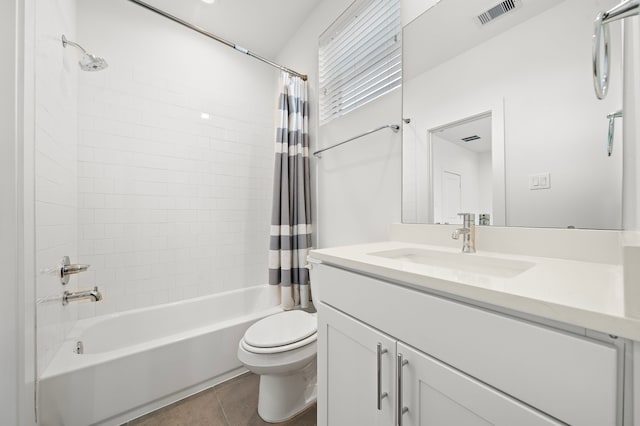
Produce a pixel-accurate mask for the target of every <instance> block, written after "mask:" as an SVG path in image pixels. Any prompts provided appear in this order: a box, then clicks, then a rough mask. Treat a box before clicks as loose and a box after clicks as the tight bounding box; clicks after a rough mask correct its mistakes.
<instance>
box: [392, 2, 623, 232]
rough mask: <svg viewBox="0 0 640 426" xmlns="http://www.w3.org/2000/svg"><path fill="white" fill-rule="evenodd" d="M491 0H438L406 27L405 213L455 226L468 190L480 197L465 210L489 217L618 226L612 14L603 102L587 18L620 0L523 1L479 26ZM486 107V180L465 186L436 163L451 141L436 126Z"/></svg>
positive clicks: (617, 77) (510, 222) (617, 40)
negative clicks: (611, 116)
mask: <svg viewBox="0 0 640 426" xmlns="http://www.w3.org/2000/svg"><path fill="white" fill-rule="evenodd" d="M498 3H499V1H496V0H475V1H473V2H469V1H468V0H442V1H440V2H439V3H437V4H436V5H434V6H433V7H431V8H430V9H429V10H427V11H426V12H424V13H423V14H422V15H420V16H418V17H417V18H416V19H414V20H413V21H412V22H411V23H409V24H408V25H407V26H405V28H404V30H403V117H404V118H405V122H404V123H403V211H402V215H403V222H405V223H436V222H440V223H445V222H449V223H455V222H453V220H454V219H453V217H451V213H452V212H453V210H456V209H457V208H458V206H460V209H461V210H465V209H466V208H465V207H466V204H465V200H466V199H467V195H466V192H465V187H469V188H475V189H472V190H470V191H471V192H472V193H473V194H474V195H473V197H482V198H478V199H477V201H475V203H476V204H475V206H476V207H473V206H472V205H469V207H468V209H470V210H472V211H475V212H476V213H478V214H482V213H490V222H491V224H492V225H506V226H530V227H562V228H567V227H576V228H593V229H619V228H620V227H621V209H622V207H621V206H622V155H623V153H622V131H621V128H622V126H621V125H616V128H615V134H614V135H613V140H614V142H613V143H614V149H613V155H612V156H611V157H609V156H608V155H607V142H608V129H609V120H608V118H607V116H608V115H609V114H611V113H612V112H616V111H619V110H620V109H621V108H622V71H621V64H622V58H621V50H622V37H621V26H620V23H613V24H610V31H611V45H612V52H611V79H610V81H611V85H610V87H609V94H608V96H607V98H606V99H604V100H598V99H597V98H596V97H595V95H594V92H593V81H592V74H591V48H592V45H591V43H592V32H593V20H594V18H595V16H596V15H597V13H598V12H600V11H601V10H607V9H609V8H611V7H612V6H614V5H615V4H617V3H618V1H617V0H592V1H588V2H585V1H584V0H519V1H515V2H514V4H515V8H514V9H513V10H511V11H509V12H507V13H504V14H503V15H502V16H499V17H496V18H495V19H490V20H489V21H488V22H486V23H484V24H483V23H481V22H480V20H479V19H478V16H479V15H481V14H482V13H483V12H484V11H486V10H489V9H491V8H492V7H493V6H496V4H498ZM487 111H489V112H491V119H490V122H491V123H490V128H491V139H492V141H491V142H492V143H491V145H492V148H494V147H495V144H496V139H500V142H501V143H502V145H501V148H498V149H497V150H496V149H491V154H490V155H491V169H492V172H491V183H490V184H487V183H486V179H487V177H486V176H487V173H484V175H483V176H484V177H476V178H475V182H473V184H472V185H465V182H469V181H471V180H473V179H474V178H472V177H468V178H465V176H464V174H463V173H460V172H456V171H455V170H453V168H454V167H453V166H451V165H449V166H447V167H449V169H450V170H445V169H444V168H443V167H444V166H443V164H444V163H443V162H442V161H441V160H439V159H438V156H439V155H442V154H439V153H440V152H441V151H444V150H447V149H448V150H449V151H450V152H449V154H450V155H449V157H453V156H452V155H451V152H453V150H455V149H456V148H453V147H452V146H451V145H449V146H448V148H443V147H445V146H446V145H443V144H441V142H440V141H438V142H436V136H434V135H435V133H436V132H434V130H437V129H444V128H447V129H448V127H449V125H450V124H451V123H460V122H461V121H464V120H466V119H467V118H469V117H477V116H478V114H480V113H482V112H487ZM451 130H452V131H453V129H451ZM445 133H446V132H445ZM438 144H440V145H438ZM457 148H460V147H459V146H458V147H457ZM460 149H463V148H460ZM458 152H459V153H460V152H462V151H458ZM460 155H461V154H460ZM487 155H488V154H485V157H486V156H487ZM460 158H462V157H460ZM460 158H459V159H460ZM477 168H478V169H479V168H480V167H479V166H478V167H477ZM484 170H485V171H486V168H485V169H484ZM445 172H446V174H445ZM456 173H457V175H459V176H457V175H456ZM474 173H475V172H472V171H471V169H469V170H468V171H467V172H466V174H468V175H469V176H474ZM478 174H479V172H478ZM501 179H502V181H500V180H501ZM458 181H459V182H460V187H459V189H456V188H458V186H457V185H458V184H457V182H458ZM489 188H490V189H491V191H490V193H491V197H490V199H491V203H490V204H488V203H487V202H486V200H487V195H486V192H482V191H484V190H488V189H489ZM449 190H451V191H453V194H449V193H448V191H449ZM456 191H458V193H459V195H458V194H457V193H456ZM473 197H472V198H473ZM458 200H459V202H458ZM481 200H484V201H481ZM456 213H457V212H456ZM476 217H478V215H476ZM455 220H456V221H457V220H458V219H455ZM476 224H478V222H476Z"/></svg>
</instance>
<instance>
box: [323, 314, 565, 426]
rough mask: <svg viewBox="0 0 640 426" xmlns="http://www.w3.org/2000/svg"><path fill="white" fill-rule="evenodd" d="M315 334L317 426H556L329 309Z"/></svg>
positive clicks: (539, 415) (494, 391)
mask: <svg viewBox="0 0 640 426" xmlns="http://www.w3.org/2000/svg"><path fill="white" fill-rule="evenodd" d="M319 330H320V336H319V339H320V342H321V343H320V348H321V349H320V351H319V354H318V360H319V375H320V376H321V377H322V379H321V380H320V383H322V385H321V386H320V389H319V395H318V402H319V404H318V424H319V425H326V426H328V425H331V426H334V425H336V426H338V425H375V426H382V425H387V426H392V425H395V424H397V425H403V426H437V425H442V426H448V425H457V426H472V425H496V426H500V425H503V426H513V425H519V426H528V425H530V426H549V425H558V426H559V425H561V424H562V423H559V422H557V421H555V420H554V419H552V418H550V417H548V416H546V415H544V414H543V413H540V412H538V411H537V410H535V409H532V408H530V407H528V406H526V405H524V404H522V403H520V402H518V401H517V400H515V399H513V398H510V397H509V396H507V395H505V394H503V393H501V392H499V391H497V390H495V389H492V388H491V387H489V386H487V385H485V384H483V383H481V382H479V381H477V380H475V379H473V378H472V377H469V376H467V375H465V374H463V373H461V372H459V371H457V370H455V369H454V368H451V367H449V366H447V365H446V364H444V363H442V362H440V361H438V360H436V359H435V358H432V357H430V356H428V355H427V354H424V353H422V352H420V351H417V350H415V349H414V348H411V347H410V346H408V345H406V344H404V343H402V342H399V341H397V340H394V339H392V338H391V337H389V336H387V335H385V334H384V333H381V332H379V331H377V330H375V329H373V328H371V327H369V326H367V325H366V324H363V323H361V322H360V321H357V320H355V319H353V318H351V317H349V316H347V315H345V314H342V313H340V312H338V311H336V310H334V309H332V308H330V307H328V306H324V307H322V308H321V314H320V320H319ZM399 389H401V392H399V391H398V390H399ZM398 413H402V414H401V415H402V419H398V418H397V416H398Z"/></svg>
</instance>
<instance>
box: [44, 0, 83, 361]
mask: <svg viewBox="0 0 640 426" xmlns="http://www.w3.org/2000/svg"><path fill="white" fill-rule="evenodd" d="M75 19H76V17H75V1H74V0H55V1H46V2H40V1H37V2H36V3H35V20H36V21H35V26H36V27H35V63H34V64H35V154H34V156H35V163H34V164H35V230H36V247H35V255H36V298H37V300H38V302H37V306H38V308H37V309H38V324H37V326H38V336H37V339H38V367H39V369H40V371H43V370H44V369H45V368H46V366H47V365H48V363H49V362H50V360H51V359H52V357H53V355H54V354H55V352H56V351H57V349H58V348H59V346H60V344H61V343H62V341H63V340H64V337H65V335H66V332H67V331H68V330H69V329H70V327H71V326H73V324H74V321H75V320H76V319H77V309H76V306H75V305H69V306H66V307H63V306H62V303H61V298H60V296H61V294H62V292H63V291H64V289H63V287H62V285H61V284H60V280H59V278H58V277H57V274H56V272H55V271H52V272H45V271H47V270H48V269H50V268H55V267H56V266H57V265H59V264H60V259H61V258H62V256H65V255H67V256H70V257H71V259H72V261H77V258H78V256H77V254H78V250H77V246H78V241H77V228H76V223H77V215H78V200H77V179H76V175H77V162H76V156H77V121H76V116H77V97H78V92H77V74H78V70H77V65H76V58H77V56H76V52H75V51H72V50H71V49H70V48H67V49H65V48H64V47H63V46H62V42H61V39H60V38H61V36H62V34H66V35H67V37H68V38H70V39H72V40H73V39H75V35H76V34H75ZM68 287H69V290H73V289H74V288H76V282H75V280H72V282H71V283H70V284H69V286H68Z"/></svg>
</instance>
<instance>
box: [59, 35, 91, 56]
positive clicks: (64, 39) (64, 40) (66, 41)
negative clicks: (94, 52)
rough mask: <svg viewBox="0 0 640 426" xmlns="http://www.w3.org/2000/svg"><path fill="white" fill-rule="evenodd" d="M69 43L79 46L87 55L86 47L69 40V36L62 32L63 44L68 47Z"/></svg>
mask: <svg viewBox="0 0 640 426" xmlns="http://www.w3.org/2000/svg"><path fill="white" fill-rule="evenodd" d="M67 44H70V45H71V46H73V47H77V48H78V49H80V50H82V53H84V54H85V55H88V53H87V51H86V50H84V47H82V46H80V45H79V44H78V43H75V42H73V41H71V40H68V39H67V37H66V36H65V35H64V34H62V46H64V47H67Z"/></svg>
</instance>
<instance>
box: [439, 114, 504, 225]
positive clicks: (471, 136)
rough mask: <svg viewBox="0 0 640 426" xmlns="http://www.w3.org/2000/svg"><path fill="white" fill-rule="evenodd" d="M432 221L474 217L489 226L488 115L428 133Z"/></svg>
mask: <svg viewBox="0 0 640 426" xmlns="http://www.w3.org/2000/svg"><path fill="white" fill-rule="evenodd" d="M429 141H430V143H431V159H432V160H431V161H432V167H431V170H432V177H431V178H432V182H433V218H434V219H433V220H434V222H435V223H462V221H461V217H460V216H458V213H461V212H466V213H475V215H476V217H478V218H481V217H482V220H481V222H479V224H483V225H489V224H490V221H491V217H493V214H492V205H493V202H492V191H491V114H484V115H482V116H480V117H472V118H470V119H467V120H463V121H460V122H457V123H452V124H448V125H446V126H443V127H439V128H435V129H431V130H429Z"/></svg>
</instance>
